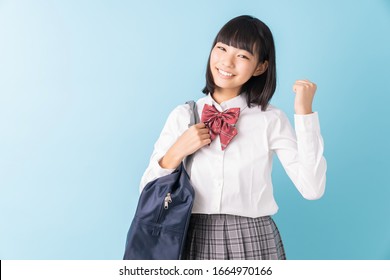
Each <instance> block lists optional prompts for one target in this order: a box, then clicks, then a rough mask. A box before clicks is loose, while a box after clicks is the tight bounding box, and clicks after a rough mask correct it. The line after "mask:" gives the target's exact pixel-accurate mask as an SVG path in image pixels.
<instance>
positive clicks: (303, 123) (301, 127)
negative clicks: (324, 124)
mask: <svg viewBox="0 0 390 280" xmlns="http://www.w3.org/2000/svg"><path fill="white" fill-rule="evenodd" d="M294 122H295V131H296V132H320V121H319V119H318V113H317V112H314V113H311V114H307V115H297V114H295V115H294Z"/></svg>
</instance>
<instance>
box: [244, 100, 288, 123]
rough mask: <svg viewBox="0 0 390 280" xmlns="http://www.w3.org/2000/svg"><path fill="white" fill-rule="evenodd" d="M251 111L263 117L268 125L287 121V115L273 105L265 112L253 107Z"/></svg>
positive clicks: (258, 107)
mask: <svg viewBox="0 0 390 280" xmlns="http://www.w3.org/2000/svg"><path fill="white" fill-rule="evenodd" d="M250 111H251V112H253V113H254V114H256V115H261V116H262V117H263V118H264V119H265V120H266V121H267V122H268V123H269V122H274V121H278V120H285V119H287V115H286V114H285V113H284V112H283V111H282V110H281V109H279V108H278V107H276V106H274V105H272V104H269V105H268V106H267V109H266V110H265V111H262V110H261V107H260V106H255V107H251V108H250Z"/></svg>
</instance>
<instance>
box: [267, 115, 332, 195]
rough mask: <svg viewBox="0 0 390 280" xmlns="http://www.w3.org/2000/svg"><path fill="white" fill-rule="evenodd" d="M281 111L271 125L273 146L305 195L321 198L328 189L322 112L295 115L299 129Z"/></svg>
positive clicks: (289, 174)
mask: <svg viewBox="0 0 390 280" xmlns="http://www.w3.org/2000/svg"><path fill="white" fill-rule="evenodd" d="M277 114H278V117H276V118H275V119H274V122H273V123H271V124H270V125H269V127H268V129H269V133H270V139H269V141H270V142H269V144H270V149H271V150H273V151H274V152H275V153H276V154H277V156H278V158H279V159H280V162H281V163H282V165H283V167H284V169H285V170H286V172H287V175H288V176H289V177H290V179H291V180H292V182H293V183H294V185H295V186H296V188H297V189H298V190H299V192H300V193H301V194H302V196H303V197H304V198H306V199H310V200H314V199H319V198H320V197H321V196H322V195H323V194H324V191H325V183H326V168H327V165H326V160H325V158H324V156H323V152H324V142H323V139H322V136H321V132H320V125H319V119H318V114H317V113H316V112H315V113H312V114H308V115H294V121H295V132H294V130H293V128H292V127H291V125H290V122H289V120H288V118H287V117H286V115H285V114H284V113H283V112H282V111H277Z"/></svg>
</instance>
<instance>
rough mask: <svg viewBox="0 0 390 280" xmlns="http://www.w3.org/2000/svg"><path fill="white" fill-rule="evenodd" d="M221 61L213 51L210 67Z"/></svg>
mask: <svg viewBox="0 0 390 280" xmlns="http://www.w3.org/2000/svg"><path fill="white" fill-rule="evenodd" d="M218 60H219V56H218V54H217V53H216V52H214V51H212V52H211V54H210V65H214V64H215V63H217V61H218Z"/></svg>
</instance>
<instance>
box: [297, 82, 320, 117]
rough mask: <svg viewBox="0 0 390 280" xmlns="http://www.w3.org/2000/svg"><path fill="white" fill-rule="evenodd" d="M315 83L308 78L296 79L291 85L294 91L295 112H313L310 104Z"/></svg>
mask: <svg viewBox="0 0 390 280" xmlns="http://www.w3.org/2000/svg"><path fill="white" fill-rule="evenodd" d="M316 90H317V85H316V84H315V83H312V82H310V81H309V80H297V81H296V82H295V84H294V85H293V91H294V92H295V104H294V108H295V113H296V114H298V115H306V114H311V113H313V111H312V104H313V98H314V93H315V92H316Z"/></svg>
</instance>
